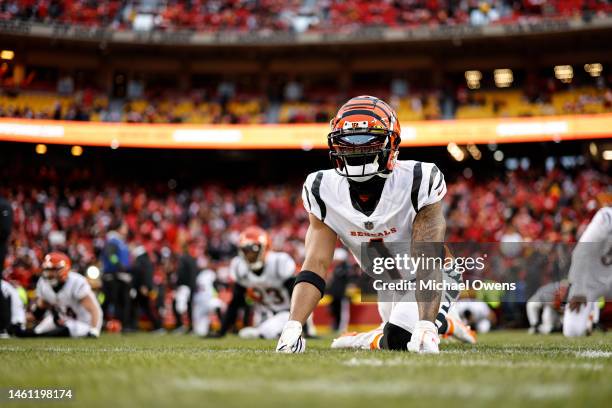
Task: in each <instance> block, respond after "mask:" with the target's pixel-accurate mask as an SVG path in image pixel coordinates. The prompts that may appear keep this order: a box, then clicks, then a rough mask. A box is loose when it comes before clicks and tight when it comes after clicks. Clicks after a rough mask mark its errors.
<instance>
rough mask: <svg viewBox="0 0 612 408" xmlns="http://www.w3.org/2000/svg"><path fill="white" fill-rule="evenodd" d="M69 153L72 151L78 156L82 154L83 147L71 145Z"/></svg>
mask: <svg viewBox="0 0 612 408" xmlns="http://www.w3.org/2000/svg"><path fill="white" fill-rule="evenodd" d="M70 153H72V155H73V156H76V157H78V156H80V155H82V154H83V148H82V147H81V146H72V149H70Z"/></svg>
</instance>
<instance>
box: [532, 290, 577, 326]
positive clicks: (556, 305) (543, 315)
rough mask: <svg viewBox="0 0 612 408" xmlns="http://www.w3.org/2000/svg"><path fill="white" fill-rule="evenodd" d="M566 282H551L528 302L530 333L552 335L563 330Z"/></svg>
mask: <svg viewBox="0 0 612 408" xmlns="http://www.w3.org/2000/svg"><path fill="white" fill-rule="evenodd" d="M567 290H568V283H567V281H566V280H563V281H560V282H551V283H548V284H546V285H544V286H542V287H541V288H539V289H538V290H537V291H536V293H534V294H533V296H531V297H530V298H529V300H528V301H527V306H526V307H527V319H528V320H529V333H531V334H535V333H540V334H550V333H551V332H552V331H553V330H558V329H560V328H561V316H562V314H563V309H562V307H561V305H562V304H564V303H565V300H566V297H567Z"/></svg>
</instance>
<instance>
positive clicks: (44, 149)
mask: <svg viewBox="0 0 612 408" xmlns="http://www.w3.org/2000/svg"><path fill="white" fill-rule="evenodd" d="M34 150H35V151H36V153H37V154H45V153H47V145H45V144H42V143H41V144H37V145H36V147H35V148H34Z"/></svg>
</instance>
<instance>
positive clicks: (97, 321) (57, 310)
mask: <svg viewBox="0 0 612 408" xmlns="http://www.w3.org/2000/svg"><path fill="white" fill-rule="evenodd" d="M70 268H71V262H70V258H68V256H67V255H66V254H64V253H61V252H51V253H50V254H47V255H46V256H45V258H44V260H43V263H42V276H41V278H40V279H39V280H38V284H37V285H36V304H35V307H34V310H33V313H34V316H35V317H36V318H37V319H38V320H39V323H38V324H37V325H36V326H35V327H34V329H33V331H31V332H30V334H29V335H31V336H35V337H98V336H100V329H101V327H102V308H101V307H100V304H99V303H98V301H97V299H96V297H95V295H94V293H93V291H92V290H91V286H89V283H88V282H87V279H85V277H84V276H82V275H79V274H78V273H76V272H72V271H71V270H70Z"/></svg>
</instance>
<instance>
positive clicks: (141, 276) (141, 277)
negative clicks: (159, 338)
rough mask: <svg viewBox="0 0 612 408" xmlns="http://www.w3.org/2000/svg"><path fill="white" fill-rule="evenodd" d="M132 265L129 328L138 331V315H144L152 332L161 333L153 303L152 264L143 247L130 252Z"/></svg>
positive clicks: (140, 246) (137, 247)
mask: <svg viewBox="0 0 612 408" xmlns="http://www.w3.org/2000/svg"><path fill="white" fill-rule="evenodd" d="M132 259H133V260H132V264H131V266H130V274H131V276H132V288H133V290H134V291H135V296H134V297H133V299H132V307H131V308H130V309H131V313H132V316H131V320H132V323H131V328H133V329H138V322H139V317H140V314H141V313H142V314H144V315H145V316H146V317H147V319H148V320H149V322H150V323H151V326H152V327H151V328H152V330H153V331H159V332H163V331H164V330H163V328H162V324H161V320H160V318H159V315H158V312H157V310H155V309H156V308H155V306H154V304H153V302H154V301H155V300H154V299H153V298H152V296H151V294H152V292H153V269H154V266H153V262H151V257H150V256H149V253H148V252H147V250H146V248H145V247H144V245H138V246H136V247H135V248H134V249H133V251H132Z"/></svg>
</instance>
